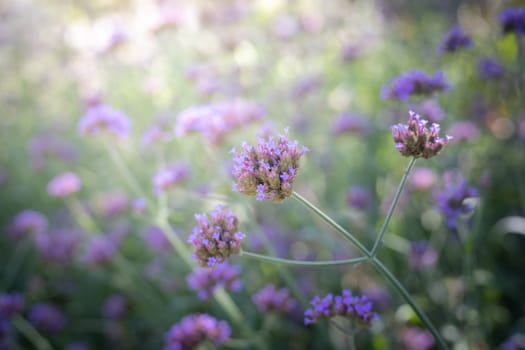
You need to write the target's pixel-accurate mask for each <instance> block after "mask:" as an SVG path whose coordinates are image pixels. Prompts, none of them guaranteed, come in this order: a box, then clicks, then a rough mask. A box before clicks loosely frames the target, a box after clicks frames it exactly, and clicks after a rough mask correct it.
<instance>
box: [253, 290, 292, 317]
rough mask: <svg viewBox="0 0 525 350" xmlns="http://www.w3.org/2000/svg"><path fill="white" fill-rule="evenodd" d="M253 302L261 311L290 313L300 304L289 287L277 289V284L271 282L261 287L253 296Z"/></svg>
mask: <svg viewBox="0 0 525 350" xmlns="http://www.w3.org/2000/svg"><path fill="white" fill-rule="evenodd" d="M252 301H253V303H254V304H255V305H256V306H257V309H258V310H259V311H260V312H263V313H264V312H278V313H289V312H291V311H293V310H294V309H295V307H296V306H297V305H298V304H297V301H295V300H294V299H293V298H292V297H291V296H290V292H289V291H288V289H287V288H281V289H279V290H277V288H275V285H273V284H271V283H269V284H267V285H266V286H264V287H263V288H261V289H260V290H259V291H258V292H257V293H255V294H254V295H253V297H252Z"/></svg>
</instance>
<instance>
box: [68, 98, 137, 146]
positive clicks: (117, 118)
mask: <svg viewBox="0 0 525 350" xmlns="http://www.w3.org/2000/svg"><path fill="white" fill-rule="evenodd" d="M78 128H79V130H80V132H81V133H82V134H85V135H88V134H89V135H96V134H98V133H99V132H101V131H108V132H109V133H111V134H114V135H115V136H117V137H119V138H124V137H126V136H127V135H128V134H129V131H130V129H131V121H130V120H129V118H128V116H126V114H124V112H121V111H117V110H115V109H113V108H112V107H111V106H108V105H106V104H97V105H95V106H92V107H90V108H89V109H88V110H87V112H86V114H85V115H84V116H83V117H82V118H81V119H80V122H79V124H78Z"/></svg>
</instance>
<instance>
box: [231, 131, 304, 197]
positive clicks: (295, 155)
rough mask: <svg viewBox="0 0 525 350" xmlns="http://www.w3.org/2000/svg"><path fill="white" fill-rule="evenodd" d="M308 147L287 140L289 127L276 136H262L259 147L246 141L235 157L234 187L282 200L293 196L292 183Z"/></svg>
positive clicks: (234, 154) (256, 194) (245, 191)
mask: <svg viewBox="0 0 525 350" xmlns="http://www.w3.org/2000/svg"><path fill="white" fill-rule="evenodd" d="M307 150H308V149H307V148H306V147H304V146H302V147H299V143H298V142H297V141H289V140H288V130H285V134H284V135H279V138H278V140H274V139H273V137H270V138H268V139H267V140H264V139H260V140H259V143H258V144H257V146H256V147H253V146H251V145H248V144H246V143H243V145H242V151H241V152H240V153H237V151H236V150H232V154H233V156H234V167H233V176H234V178H235V183H234V184H233V190H234V191H236V192H240V193H243V194H246V195H250V196H256V199H257V200H259V201H261V200H272V201H276V202H279V201H282V200H283V199H285V198H287V197H289V196H291V195H292V184H293V181H294V179H295V175H296V174H297V169H298V168H299V159H300V158H301V157H302V156H303V154H304V153H305V152H306V151H307Z"/></svg>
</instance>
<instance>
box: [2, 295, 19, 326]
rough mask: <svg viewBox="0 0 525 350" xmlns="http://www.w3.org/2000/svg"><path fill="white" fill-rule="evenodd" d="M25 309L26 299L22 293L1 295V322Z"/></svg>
mask: <svg viewBox="0 0 525 350" xmlns="http://www.w3.org/2000/svg"><path fill="white" fill-rule="evenodd" d="M23 308H24V297H23V296H22V295H21V294H20V293H4V294H0V320H3V319H9V318H10V317H11V316H12V315H13V314H16V313H18V312H21V311H22V309H23Z"/></svg>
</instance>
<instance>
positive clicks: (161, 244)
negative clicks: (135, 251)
mask: <svg viewBox="0 0 525 350" xmlns="http://www.w3.org/2000/svg"><path fill="white" fill-rule="evenodd" d="M141 237H142V239H143V240H144V242H146V244H147V245H148V247H149V248H150V249H151V250H152V251H154V252H156V253H166V252H168V251H170V250H171V248H172V246H171V244H170V242H169V240H168V239H167V238H166V234H165V233H164V231H163V230H162V229H161V228H160V227H158V226H149V227H147V228H146V229H145V230H144V231H143V232H142V235H141Z"/></svg>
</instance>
